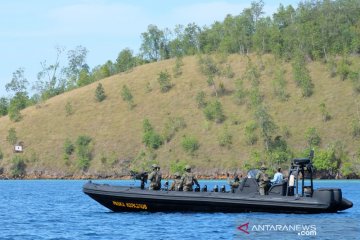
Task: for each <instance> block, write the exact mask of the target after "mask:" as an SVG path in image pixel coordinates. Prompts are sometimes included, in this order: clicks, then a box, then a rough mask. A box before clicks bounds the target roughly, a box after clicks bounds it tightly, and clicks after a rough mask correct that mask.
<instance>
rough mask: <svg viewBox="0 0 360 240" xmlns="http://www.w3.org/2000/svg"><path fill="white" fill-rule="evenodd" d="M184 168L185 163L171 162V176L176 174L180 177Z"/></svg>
mask: <svg viewBox="0 0 360 240" xmlns="http://www.w3.org/2000/svg"><path fill="white" fill-rule="evenodd" d="M185 166H186V162H185V161H171V162H170V172H171V173H173V174H174V173H176V172H178V173H179V174H181V175H182V174H183V173H184V169H185Z"/></svg>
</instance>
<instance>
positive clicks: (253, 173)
mask: <svg viewBox="0 0 360 240" xmlns="http://www.w3.org/2000/svg"><path fill="white" fill-rule="evenodd" d="M258 172H260V170H259V169H251V170H249V171H248V173H247V177H248V178H256V174H257V173H258Z"/></svg>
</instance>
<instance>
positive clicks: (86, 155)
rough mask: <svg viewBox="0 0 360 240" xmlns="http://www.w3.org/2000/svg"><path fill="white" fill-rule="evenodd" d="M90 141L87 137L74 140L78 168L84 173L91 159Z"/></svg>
mask: <svg viewBox="0 0 360 240" xmlns="http://www.w3.org/2000/svg"><path fill="white" fill-rule="evenodd" d="M91 141H92V139H91V137H89V136H85V135H83V136H79V137H78V138H77V140H76V153H77V157H78V167H79V168H80V169H82V170H84V171H86V170H87V169H88V168H89V167H90V161H91V158H92V153H91V152H92V147H91V145H90V143H91Z"/></svg>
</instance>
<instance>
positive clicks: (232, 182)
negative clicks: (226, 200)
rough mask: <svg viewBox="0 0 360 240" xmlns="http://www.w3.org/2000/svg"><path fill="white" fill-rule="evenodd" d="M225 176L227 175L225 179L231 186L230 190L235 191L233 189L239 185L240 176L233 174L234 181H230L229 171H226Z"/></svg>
mask: <svg viewBox="0 0 360 240" xmlns="http://www.w3.org/2000/svg"><path fill="white" fill-rule="evenodd" d="M226 176H227V181H228V183H229V185H230V187H231V192H235V190H236V189H237V188H238V187H239V186H240V178H239V177H238V176H237V175H235V177H234V181H231V180H230V175H229V173H226Z"/></svg>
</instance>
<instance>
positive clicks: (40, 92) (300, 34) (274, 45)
mask: <svg viewBox="0 0 360 240" xmlns="http://www.w3.org/2000/svg"><path fill="white" fill-rule="evenodd" d="M263 10H264V2H263V1H262V0H259V1H254V2H252V3H251V6H250V7H248V8H245V9H244V10H243V11H242V12H241V13H240V14H238V15H234V16H233V15H227V16H226V17H225V19H224V20H223V21H216V22H214V23H213V24H212V25H211V26H204V27H200V26H198V25H197V24H195V23H189V24H187V25H185V26H184V25H176V26H175V28H174V29H173V30H171V29H168V28H165V29H159V28H158V27H157V26H156V25H149V26H148V28H147V31H146V32H143V33H141V39H142V43H141V46H140V49H139V53H138V54H137V55H136V54H134V52H133V50H131V49H129V48H125V49H123V50H121V51H120V53H119V54H118V57H117V59H116V60H115V62H112V61H110V60H109V61H107V62H106V63H104V64H101V65H98V66H96V67H94V68H93V69H90V68H89V66H88V65H87V63H86V57H87V54H88V50H87V49H86V48H85V47H83V46H78V47H76V48H75V49H73V50H68V51H65V49H64V48H63V47H56V58H55V61H54V62H51V63H49V62H47V61H46V60H45V61H43V62H41V64H40V67H41V70H40V71H39V73H38V75H37V81H36V82H35V84H34V85H33V86H32V90H34V91H35V94H34V95H33V96H31V97H30V96H29V82H28V80H27V78H26V77H25V70H24V69H23V68H19V69H17V70H16V71H15V72H14V73H13V77H12V79H11V81H10V82H9V83H8V84H6V90H7V92H9V93H10V94H11V97H10V98H5V97H2V98H0V116H4V115H7V114H9V117H10V118H11V119H12V120H13V121H19V120H21V114H20V110H22V109H24V108H26V107H27V106H30V105H34V104H37V103H41V101H45V100H47V99H49V98H51V97H53V96H56V95H59V94H61V93H63V92H66V91H69V90H72V89H74V88H77V87H82V86H85V85H88V84H90V83H92V82H95V81H98V80H100V79H102V78H105V77H108V76H111V75H114V74H117V73H120V72H126V71H129V70H131V69H132V68H133V67H135V66H139V65H142V64H145V63H149V62H154V61H160V60H165V59H169V58H175V57H176V58H181V57H183V56H188V55H195V54H212V53H224V54H248V53H258V54H265V53H271V54H274V55H275V56H276V57H278V58H282V59H285V60H290V59H295V60H296V59H297V56H298V55H299V52H301V55H302V56H304V57H305V59H310V60H319V59H324V60H325V61H328V60H329V59H331V56H334V55H348V54H359V53H360V14H359V12H360V2H359V1H358V0H336V1H331V0H322V1H305V2H301V3H299V5H298V6H297V8H294V7H293V6H291V5H288V6H283V5H280V6H279V8H278V9H277V11H276V12H275V13H273V15H272V16H271V17H270V16H265V15H264V11H263ZM63 55H66V57H67V63H66V64H63V63H62V62H61V59H62V58H63ZM299 66H301V64H299ZM301 70H302V69H301V68H299V72H301ZM298 84H299V86H300V87H302V88H303V94H304V95H311V82H310V83H309V82H308V81H305V82H299V83H298Z"/></svg>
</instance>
